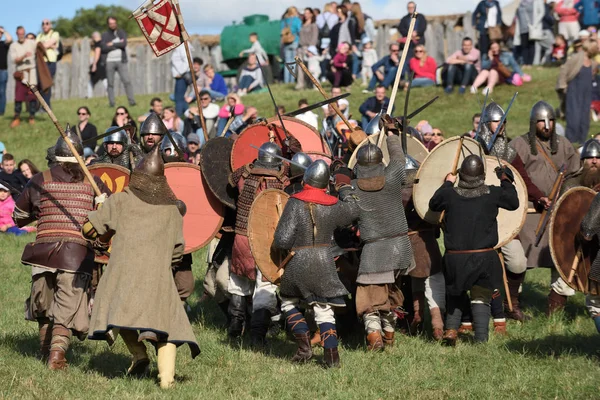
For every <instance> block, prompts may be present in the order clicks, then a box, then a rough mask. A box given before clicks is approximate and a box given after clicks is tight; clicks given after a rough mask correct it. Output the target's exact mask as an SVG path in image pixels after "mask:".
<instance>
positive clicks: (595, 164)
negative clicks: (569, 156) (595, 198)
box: [560, 139, 600, 196]
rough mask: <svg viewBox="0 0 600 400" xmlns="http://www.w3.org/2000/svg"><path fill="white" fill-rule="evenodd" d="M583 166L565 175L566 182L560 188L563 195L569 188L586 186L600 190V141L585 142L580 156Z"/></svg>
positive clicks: (590, 140)
mask: <svg viewBox="0 0 600 400" xmlns="http://www.w3.org/2000/svg"><path fill="white" fill-rule="evenodd" d="M579 158H580V159H581V162H582V166H581V168H580V169H579V171H577V172H575V173H573V174H571V175H569V176H567V177H565V182H564V183H563V185H562V187H561V188H560V194H561V196H562V195H563V193H565V192H566V191H567V190H569V189H571V188H574V187H577V186H585V187H588V188H590V189H594V190H595V191H596V192H600V142H598V141H597V140H596V139H589V140H588V141H587V142H585V143H584V144H583V147H582V148H581V154H580V156H579Z"/></svg>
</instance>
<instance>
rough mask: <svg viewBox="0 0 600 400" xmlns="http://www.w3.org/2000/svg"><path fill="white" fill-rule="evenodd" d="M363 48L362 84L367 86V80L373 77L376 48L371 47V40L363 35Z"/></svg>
mask: <svg viewBox="0 0 600 400" xmlns="http://www.w3.org/2000/svg"><path fill="white" fill-rule="evenodd" d="M362 43H363V50H362V52H361V56H362V70H361V73H360V74H361V75H362V81H363V82H362V86H365V87H366V86H367V82H370V80H371V79H373V65H375V63H376V62H377V59H378V57H377V50H375V49H374V48H373V41H372V40H371V38H370V37H364V38H363V40H362Z"/></svg>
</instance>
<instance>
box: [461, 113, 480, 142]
mask: <svg viewBox="0 0 600 400" xmlns="http://www.w3.org/2000/svg"><path fill="white" fill-rule="evenodd" d="M480 120H481V114H480V113H477V114H473V118H472V119H471V122H472V123H473V129H471V130H470V131H469V132H467V133H465V134H464V135H463V136H467V135H468V136H469V137H471V138H475V135H477V127H478V126H479V121H480Z"/></svg>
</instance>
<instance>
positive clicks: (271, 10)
mask: <svg viewBox="0 0 600 400" xmlns="http://www.w3.org/2000/svg"><path fill="white" fill-rule="evenodd" d="M4 1H6V2H9V1H10V2H12V0H3V2H4ZM179 1H180V4H181V9H182V12H183V15H184V17H185V23H186V27H187V29H188V31H189V32H190V33H193V34H204V33H206V34H210V33H219V32H220V31H221V29H222V28H223V26H225V25H228V24H230V23H231V22H232V21H236V20H237V21H240V20H241V19H242V17H244V16H246V15H250V14H268V15H269V16H270V17H271V18H278V17H279V16H281V14H282V13H283V12H284V10H285V8H286V7H287V6H290V5H296V6H297V7H298V8H300V9H301V8H303V7H319V8H322V6H323V4H324V3H325V2H326V1H325V0H254V1H252V0H219V1H214V0H179ZM141 2H142V0H114V1H112V2H111V1H104V2H102V3H103V4H110V3H113V4H116V5H122V6H125V7H129V8H132V9H133V8H135V7H137V6H138V5H139V4H140V3H141ZM509 2H510V0H501V1H500V3H502V4H506V3H509ZM99 3H100V2H99V1H98V0H77V1H72V0H57V1H54V2H52V3H51V4H52V6H51V7H50V6H49V4H50V3H49V2H48V0H27V2H26V3H23V4H24V5H26V9H25V10H24V9H23V7H11V6H7V5H4V7H3V10H2V13H1V14H0V25H1V26H4V27H5V29H6V30H8V31H9V32H10V33H11V34H14V32H15V30H16V27H17V26H18V25H23V26H24V27H25V29H26V30H27V32H34V33H37V32H39V30H40V28H41V22H42V19H44V18H50V19H55V18H57V17H59V16H64V17H72V16H73V15H75V10H76V9H77V8H80V7H84V8H92V7H94V6H95V5H96V4H99ZM360 3H361V4H362V6H363V11H365V12H366V13H367V14H369V15H371V16H373V17H374V18H376V19H383V18H400V17H402V16H403V15H404V14H406V3H407V0H361V1H360ZM477 3H478V0H427V1H417V7H418V11H420V12H421V13H424V14H429V15H434V14H436V15H440V14H450V13H460V12H465V11H467V10H473V9H474V8H475V6H476V5H477Z"/></svg>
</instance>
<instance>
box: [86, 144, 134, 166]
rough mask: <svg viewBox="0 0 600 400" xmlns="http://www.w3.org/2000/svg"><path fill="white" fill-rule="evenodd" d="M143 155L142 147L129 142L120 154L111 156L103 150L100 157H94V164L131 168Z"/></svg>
mask: <svg viewBox="0 0 600 400" xmlns="http://www.w3.org/2000/svg"><path fill="white" fill-rule="evenodd" d="M130 154H131V156H130ZM143 157H144V153H142V149H140V147H139V146H138V145H136V144H130V145H126V146H125V147H124V149H123V151H122V152H121V154H119V155H118V156H116V157H111V156H110V155H109V154H108V152H105V153H104V154H103V155H102V157H98V158H97V159H96V161H95V162H94V164H101V163H103V164H116V165H120V166H121V167H125V168H127V169H128V170H133V169H134V168H135V166H136V165H137V163H138V162H139V161H140V160H141V159H142V158H143ZM131 158H133V164H131Z"/></svg>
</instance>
